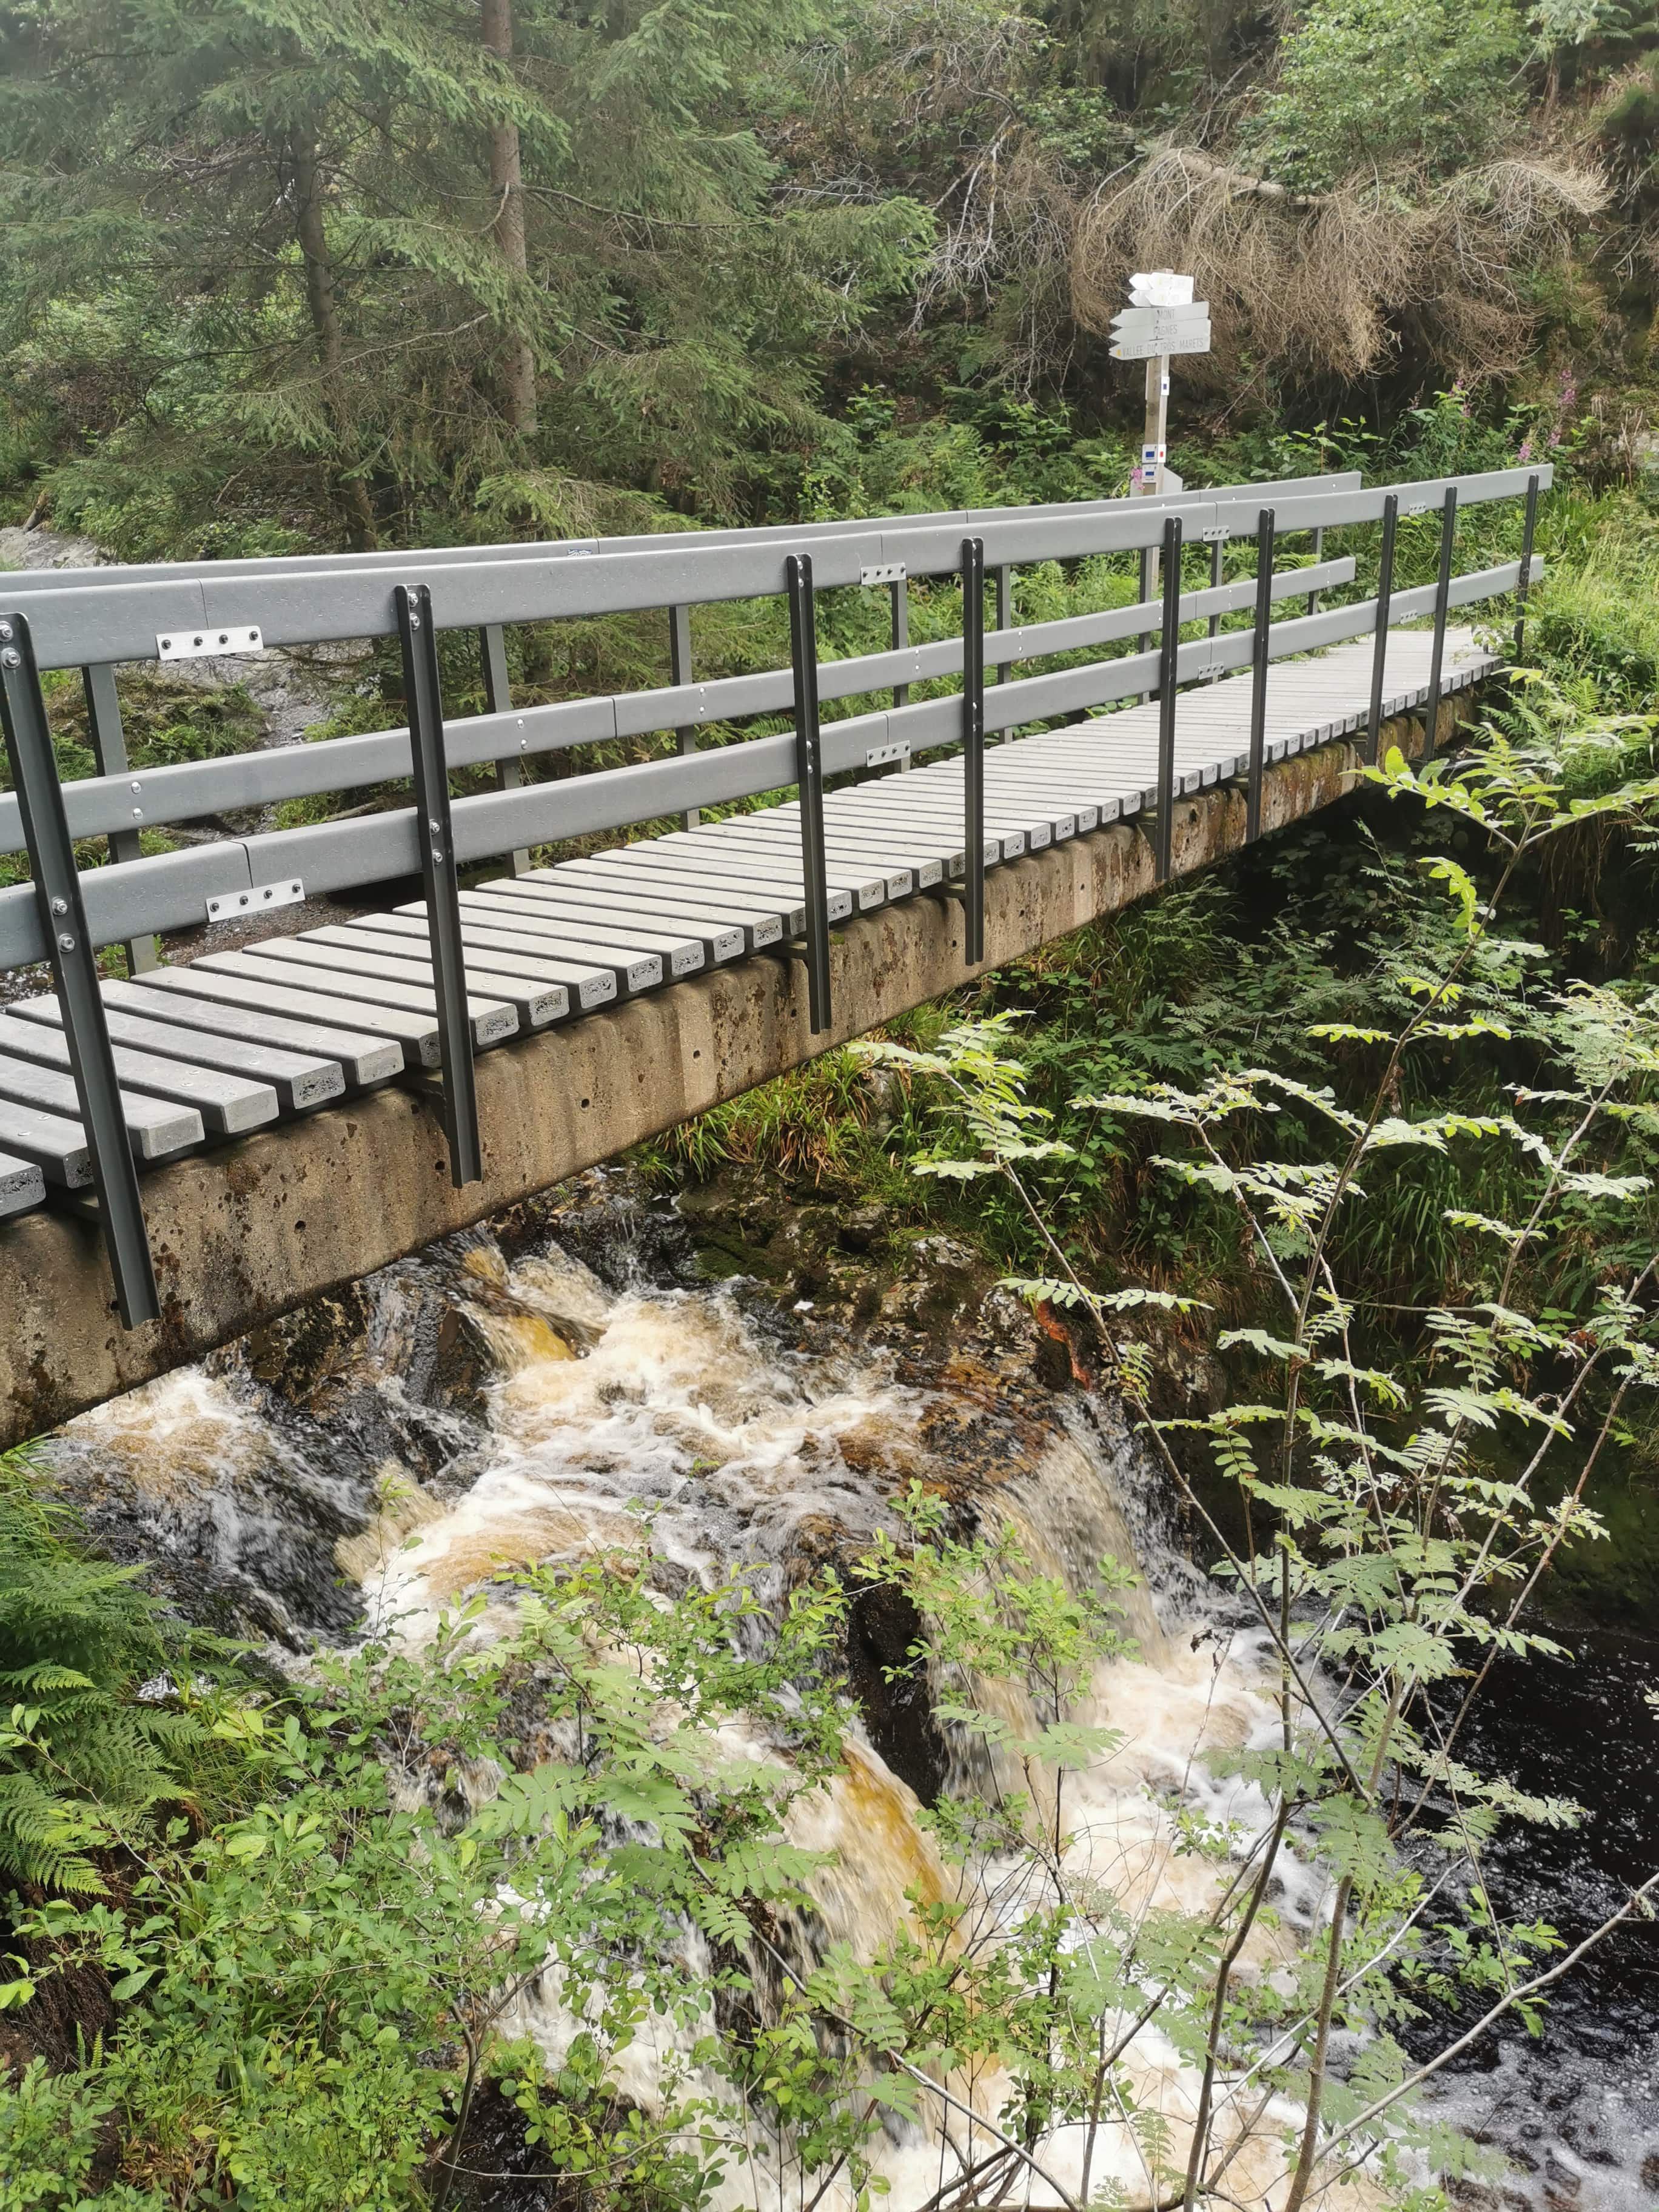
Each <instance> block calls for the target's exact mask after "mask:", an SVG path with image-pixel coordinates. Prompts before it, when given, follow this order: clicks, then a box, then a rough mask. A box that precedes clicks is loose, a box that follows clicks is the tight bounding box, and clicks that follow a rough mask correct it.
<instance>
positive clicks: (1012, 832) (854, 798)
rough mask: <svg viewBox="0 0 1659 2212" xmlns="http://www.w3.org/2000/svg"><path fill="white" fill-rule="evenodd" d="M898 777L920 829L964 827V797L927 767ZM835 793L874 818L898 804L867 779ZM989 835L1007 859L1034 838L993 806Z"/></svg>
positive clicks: (910, 815) (988, 817) (989, 841)
mask: <svg viewBox="0 0 1659 2212" xmlns="http://www.w3.org/2000/svg"><path fill="white" fill-rule="evenodd" d="M896 781H898V782H899V783H901V784H902V786H903V790H904V807H905V811H906V814H907V816H908V818H910V819H911V820H913V821H914V822H915V823H916V825H917V827H918V829H921V828H923V827H928V828H932V829H933V830H934V831H935V833H937V832H938V831H939V830H945V831H946V832H947V833H948V831H949V830H950V829H951V828H953V827H954V828H956V829H958V830H959V829H960V828H961V824H962V802H961V800H960V799H958V798H956V797H954V796H953V795H952V794H951V792H950V790H949V789H948V787H941V786H940V785H939V784H938V783H937V782H930V781H928V771H927V769H912V771H911V772H910V774H909V775H907V776H901V777H898V778H896ZM831 796H832V798H833V799H835V800H836V802H837V803H841V802H843V801H844V802H845V803H846V805H848V806H849V807H850V806H853V805H857V806H860V807H861V808H863V809H865V810H866V812H867V813H868V815H869V818H871V819H872V820H878V819H882V818H884V817H885V815H886V811H887V809H888V808H889V807H890V806H895V805H897V804H898V801H897V800H896V799H889V798H888V797H887V796H886V793H884V792H883V791H880V790H879V789H878V787H877V786H875V785H873V784H867V783H861V784H857V785H854V787H853V788H852V789H851V790H849V791H844V792H836V793H832V794H831ZM792 803H793V802H792ZM985 838H986V843H987V846H989V845H991V844H996V845H998V846H1000V852H999V854H997V857H998V858H999V859H1001V860H1018V858H1019V856H1020V854H1022V853H1024V851H1025V849H1026V847H1027V845H1028V843H1029V842H1030V838H1029V834H1028V830H1027V827H1026V825H1025V824H1024V823H1020V822H1016V821H1012V820H1008V819H1006V818H1004V817H1001V816H1000V815H999V816H998V817H997V818H996V819H995V820H994V819H993V818H992V815H991V811H990V809H989V808H987V811H986V820H985Z"/></svg>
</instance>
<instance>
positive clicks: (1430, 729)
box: [1423, 484, 1457, 760]
mask: <svg viewBox="0 0 1659 2212" xmlns="http://www.w3.org/2000/svg"><path fill="white" fill-rule="evenodd" d="M1456 539H1457V486H1456V485H1455V484H1448V485H1447V487H1446V504H1445V506H1444V507H1443V509H1442V511H1441V517H1440V574H1439V577H1438V579H1437V582H1436V584H1435V590H1434V645H1433V647H1432V649H1431V653H1430V655H1429V696H1428V700H1427V702H1426V704H1425V708H1424V713H1423V757H1424V759H1425V760H1427V759H1428V758H1429V757H1430V755H1431V754H1432V753H1433V752H1434V751H1435V750H1436V749H1437V748H1436V744H1435V738H1436V736H1437V732H1438V729H1439V725H1440V676H1441V668H1442V665H1443V661H1444V659H1445V655H1446V609H1447V607H1448V606H1449V604H1450V599H1451V572H1452V548H1453V546H1454V545H1455V543H1456Z"/></svg>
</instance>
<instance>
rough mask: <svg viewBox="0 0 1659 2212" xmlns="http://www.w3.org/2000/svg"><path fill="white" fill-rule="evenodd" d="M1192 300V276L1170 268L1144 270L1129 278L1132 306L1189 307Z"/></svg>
mask: <svg viewBox="0 0 1659 2212" xmlns="http://www.w3.org/2000/svg"><path fill="white" fill-rule="evenodd" d="M1192 300H1193V280H1192V278H1191V277H1190V276H1176V273H1175V271H1174V270H1170V269H1146V270H1140V271H1139V274H1137V275H1135V276H1132V277H1131V278H1130V279H1129V305H1130V306H1131V307H1190V306H1191V305H1192Z"/></svg>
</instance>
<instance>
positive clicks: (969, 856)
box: [962, 538, 1001, 968]
mask: <svg viewBox="0 0 1659 2212" xmlns="http://www.w3.org/2000/svg"><path fill="white" fill-rule="evenodd" d="M997 596H998V598H999V599H1000V598H1001V592H1000V591H999V592H998V595H997ZM962 933H963V958H964V959H965V960H966V962H967V964H968V965H969V967H970V968H977V967H978V965H979V963H980V962H981V960H983V959H984V957H985V540H984V539H983V538H963V541H962Z"/></svg>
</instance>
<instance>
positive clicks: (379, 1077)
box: [103, 968, 404, 1103]
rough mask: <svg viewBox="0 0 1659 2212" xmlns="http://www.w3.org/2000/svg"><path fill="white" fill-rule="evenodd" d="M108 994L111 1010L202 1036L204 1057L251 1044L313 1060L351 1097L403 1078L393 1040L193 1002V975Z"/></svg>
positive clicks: (159, 977)
mask: <svg viewBox="0 0 1659 2212" xmlns="http://www.w3.org/2000/svg"><path fill="white" fill-rule="evenodd" d="M103 988H104V1002H105V1004H106V1006H111V1007H112V1008H124V1009H125V1010H127V1011H128V1012H131V1013H133V1014H134V1015H136V1016H137V1017H138V1018H141V1019H145V1020H148V1019H149V1018H151V1017H155V1018H158V1019H160V1020H161V1021H163V1022H165V1023H167V1024H168V1025H169V1026H170V1027H176V1028H178V1029H179V1030H183V1031H184V1032H185V1034H186V1035H189V1036H200V1038H201V1039H202V1043H203V1048H204V1051H208V1052H214V1051H218V1050H220V1049H222V1048H225V1047H227V1046H229V1047H234V1046H237V1045H241V1044H246V1045H250V1046H252V1048H253V1049H254V1050H255V1051H258V1052H260V1053H264V1052H267V1051H269V1052H274V1053H276V1054H279V1055H281V1056H283V1057H286V1056H289V1055H292V1056H293V1057H294V1058H295V1059H298V1060H301V1061H302V1062H304V1063H307V1064H309V1063H310V1060H311V1058H312V1055H313V1054H316V1055H317V1056H318V1060H319V1064H320V1065H322V1066H334V1067H337V1068H338V1070H339V1072H340V1074H341V1076H342V1078H343V1081H344V1085H345V1087H346V1089H347V1090H349V1091H362V1090H366V1089H368V1087H369V1086H370V1085H374V1084H378V1083H385V1082H386V1081H387V1080H388V1079H390V1078H391V1077H392V1076H394V1075H399V1074H401V1073H403V1066H404V1051H403V1047H402V1045H401V1044H398V1043H396V1042H393V1040H392V1039H391V1038H390V1037H380V1036H368V1035H367V1034H366V1033H365V1032H364V1031H362V1030H349V1029H333V1028H331V1027H329V1026H328V1025H327V1024H324V1023H320V1022H315V1023H313V1022H304V1021H290V1020H289V1019H288V1018H286V1017H285V1016H283V1015H282V1014H274V1013H255V1012H251V1011H250V1010H249V1009H248V1008H247V1007H246V1006H230V1005H227V1004H225V1003H223V1002H222V1001H220V1000H213V999H210V998H203V997H197V998H192V997H191V995H190V989H191V985H190V971H189V969H179V968H156V969H150V970H149V973H148V974H147V975H145V977H144V981H143V985H142V986H140V985H138V984H134V983H106V984H105V985H104V987H103ZM270 1079H271V1080H274V1079H275V1078H274V1077H272V1078H270ZM307 1103H309V1102H307Z"/></svg>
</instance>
